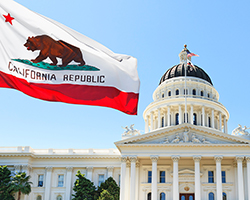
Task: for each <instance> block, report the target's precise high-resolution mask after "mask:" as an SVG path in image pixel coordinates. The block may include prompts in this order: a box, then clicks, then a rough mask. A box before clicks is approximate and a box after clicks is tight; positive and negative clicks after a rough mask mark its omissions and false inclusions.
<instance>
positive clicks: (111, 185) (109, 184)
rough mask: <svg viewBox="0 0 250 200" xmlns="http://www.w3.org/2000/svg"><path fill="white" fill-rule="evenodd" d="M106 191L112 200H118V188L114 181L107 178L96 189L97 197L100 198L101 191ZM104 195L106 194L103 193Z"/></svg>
mask: <svg viewBox="0 0 250 200" xmlns="http://www.w3.org/2000/svg"><path fill="white" fill-rule="evenodd" d="M105 190H106V191H107V192H108V193H109V194H110V195H111V196H113V198H114V200H119V198H120V187H119V186H118V185H117V183H116V181H115V180H114V179H113V178H112V177H109V178H108V179H107V180H106V181H105V182H104V183H102V184H101V185H100V186H99V187H98V189H97V193H98V196H101V193H102V192H103V191H105ZM105 194H106V193H105Z"/></svg>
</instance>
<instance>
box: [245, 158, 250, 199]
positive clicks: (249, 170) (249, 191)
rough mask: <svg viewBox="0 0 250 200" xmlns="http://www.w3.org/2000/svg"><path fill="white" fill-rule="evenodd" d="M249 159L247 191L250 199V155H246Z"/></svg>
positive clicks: (247, 159)
mask: <svg viewBox="0 0 250 200" xmlns="http://www.w3.org/2000/svg"><path fill="white" fill-rule="evenodd" d="M246 161H247V192H248V199H249V200H250V156H246Z"/></svg>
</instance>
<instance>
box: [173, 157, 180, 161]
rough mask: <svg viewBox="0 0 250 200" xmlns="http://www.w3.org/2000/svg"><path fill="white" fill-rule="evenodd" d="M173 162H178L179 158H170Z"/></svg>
mask: <svg viewBox="0 0 250 200" xmlns="http://www.w3.org/2000/svg"><path fill="white" fill-rule="evenodd" d="M171 159H172V160H173V162H178V161H179V160H180V156H171Z"/></svg>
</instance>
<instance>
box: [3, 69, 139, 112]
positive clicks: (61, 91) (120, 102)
mask: <svg viewBox="0 0 250 200" xmlns="http://www.w3.org/2000/svg"><path fill="white" fill-rule="evenodd" d="M0 87H3V88H13V89H16V90H19V91H21V92H23V93H25V94H27V95H29V96H32V97H35V98H38V99H42V100H46V101H56V102H64V103H71V104H84V105H95V106H104V107H110V108H114V109H117V110H120V111H122V112H124V113H127V114H130V115H136V114H137V103H138V99H139V94H136V93H133V92H122V91H120V90H118V89H117V88H114V87H108V86H89V85H73V84H44V83H29V82H27V81H26V80H24V79H20V78H17V77H15V76H12V75H9V74H6V73H4V72H1V71H0Z"/></svg>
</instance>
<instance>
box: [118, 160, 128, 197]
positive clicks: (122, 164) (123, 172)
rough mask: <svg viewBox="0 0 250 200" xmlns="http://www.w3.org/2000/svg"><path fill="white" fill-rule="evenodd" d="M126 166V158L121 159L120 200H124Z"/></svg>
mask: <svg viewBox="0 0 250 200" xmlns="http://www.w3.org/2000/svg"><path fill="white" fill-rule="evenodd" d="M126 164H127V157H126V156H122V157H121V180H120V181H121V183H120V184H121V185H120V186H121V188H120V200H125V187H126Z"/></svg>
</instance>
